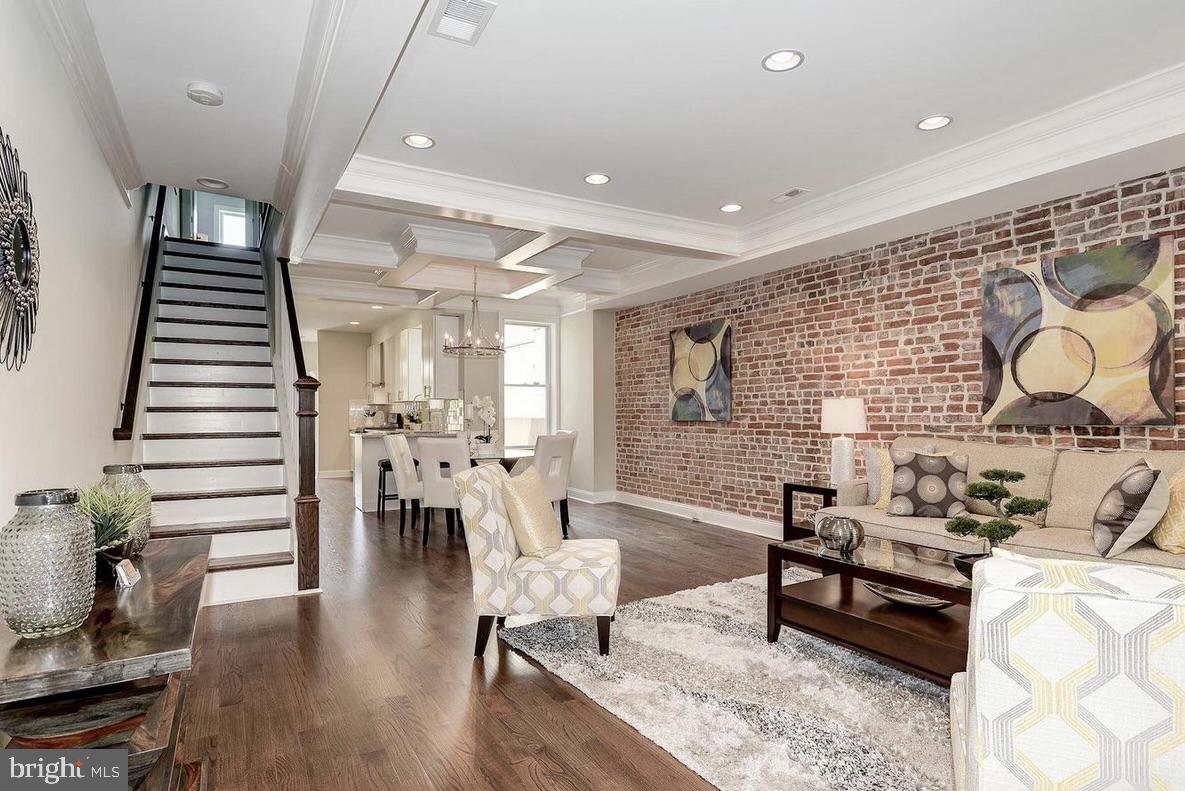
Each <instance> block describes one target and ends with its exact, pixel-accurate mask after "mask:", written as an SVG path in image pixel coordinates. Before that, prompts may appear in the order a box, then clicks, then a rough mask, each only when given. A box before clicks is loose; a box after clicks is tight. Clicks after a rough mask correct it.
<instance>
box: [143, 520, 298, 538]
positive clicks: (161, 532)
mask: <svg viewBox="0 0 1185 791" xmlns="http://www.w3.org/2000/svg"><path fill="white" fill-rule="evenodd" d="M290 526H291V525H290V524H289V522H288V520H287V519H237V520H235V521H233V522H194V523H191V524H188V525H159V526H157V525H154V526H153V527H152V537H153V538H180V537H181V536H221V535H226V534H228V533H254V532H257V531H259V530H287V529H288V528H289V527H290Z"/></svg>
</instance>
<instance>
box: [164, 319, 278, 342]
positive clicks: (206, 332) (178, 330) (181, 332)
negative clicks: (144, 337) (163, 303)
mask: <svg viewBox="0 0 1185 791" xmlns="http://www.w3.org/2000/svg"><path fill="white" fill-rule="evenodd" d="M156 334H157V335H163V336H165V337H169V338H218V339H219V340H231V341H266V340H267V327H223V326H220V325H218V324H179V323H176V322H172V321H159V320H158V321H157V322H156Z"/></svg>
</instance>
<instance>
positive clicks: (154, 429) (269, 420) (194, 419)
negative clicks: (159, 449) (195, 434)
mask: <svg viewBox="0 0 1185 791" xmlns="http://www.w3.org/2000/svg"><path fill="white" fill-rule="evenodd" d="M146 417H147V420H146V421H145V425H146V426H147V428H146V429H144V430H145V431H147V432H148V433H150V434H169V433H173V432H176V431H279V430H280V419H279V415H278V414H277V413H275V412H149V413H148V414H147V415H146Z"/></svg>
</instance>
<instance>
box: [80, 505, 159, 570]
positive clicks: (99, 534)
mask: <svg viewBox="0 0 1185 791" xmlns="http://www.w3.org/2000/svg"><path fill="white" fill-rule="evenodd" d="M78 507H79V509H80V510H81V511H82V513H83V514H85V515H86V517H87V518H88V519H89V520H90V521H91V525H92V526H93V527H94V529H95V563H96V566H95V571H96V573H97V574H98V575H99V576H100V577H102V578H104V579H111V577H112V576H113V569H114V568H115V565H116V564H117V563H119V561H120V560H122V559H123V558H125V557H128V555H129V554H130V550H131V537H132V536H131V533H132V528H133V527H134V526H135V525H136V524H137V523H138V522H140V521H142V520H145V519H149V518H151V516H152V492H151V491H150V490H131V489H124V490H118V489H112V488H110V487H108V486H103V485H102V484H98V485H96V486H92V487H91V488H89V489H86V490H84V491H83V492H82V497H81V498H79V501H78Z"/></svg>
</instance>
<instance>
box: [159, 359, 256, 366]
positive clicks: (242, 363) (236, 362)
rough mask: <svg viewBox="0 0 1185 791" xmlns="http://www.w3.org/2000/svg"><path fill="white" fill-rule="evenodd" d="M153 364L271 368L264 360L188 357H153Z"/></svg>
mask: <svg viewBox="0 0 1185 791" xmlns="http://www.w3.org/2000/svg"><path fill="white" fill-rule="evenodd" d="M152 364H153V365H238V366H245V367H248V368H271V367H272V364H271V363H270V362H264V361H263V360H191V359H189V358H188V357H153V358H152Z"/></svg>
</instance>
